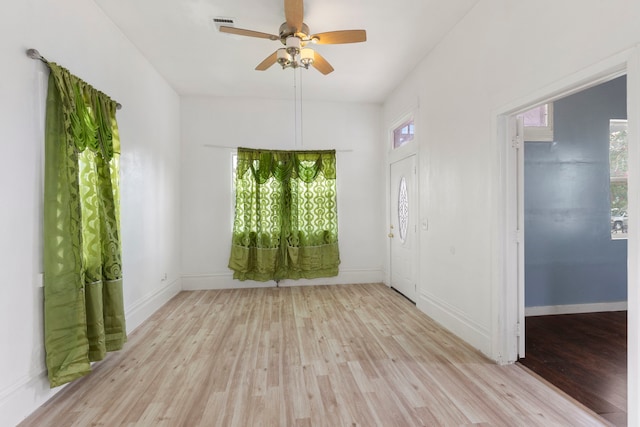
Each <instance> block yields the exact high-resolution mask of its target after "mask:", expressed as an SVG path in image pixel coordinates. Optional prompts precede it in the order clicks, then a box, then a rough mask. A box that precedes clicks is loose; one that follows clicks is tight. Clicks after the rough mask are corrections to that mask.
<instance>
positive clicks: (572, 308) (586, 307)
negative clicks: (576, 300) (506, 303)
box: [524, 301, 627, 316]
mask: <svg viewBox="0 0 640 427" xmlns="http://www.w3.org/2000/svg"><path fill="white" fill-rule="evenodd" d="M626 309H627V301H616V302H600V303H594V304H567V305H545V306H538V307H525V309H524V315H525V316H549V315H552V314H579V313H597V312H601V311H624V310H626Z"/></svg>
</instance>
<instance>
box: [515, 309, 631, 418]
mask: <svg viewBox="0 0 640 427" xmlns="http://www.w3.org/2000/svg"><path fill="white" fill-rule="evenodd" d="M525 323H526V348H525V355H526V357H525V358H523V359H520V363H522V364H523V365H525V366H526V367H528V368H529V369H531V370H532V371H534V372H535V373H537V374H538V375H540V376H541V377H543V378H544V379H546V380H547V381H549V382H550V383H552V384H553V385H555V386H556V387H558V388H559V389H561V390H563V391H564V392H565V393H567V394H569V395H570V396H572V397H573V398H574V399H576V400H577V401H579V402H580V403H582V404H583V405H585V406H587V407H588V408H590V409H592V410H593V411H595V412H596V413H598V414H599V415H601V416H602V417H603V418H605V419H607V420H609V421H610V422H612V423H613V424H615V425H626V419H627V312H626V311H616V312H604V313H587V314H566V315H553V316H533V317H527V318H526V321H525Z"/></svg>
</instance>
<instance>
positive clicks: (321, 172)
mask: <svg viewBox="0 0 640 427" xmlns="http://www.w3.org/2000/svg"><path fill="white" fill-rule="evenodd" d="M235 185H236V205H235V218H234V224H233V237H232V245H231V256H230V259H229V268H231V269H232V270H233V271H234V273H233V277H234V279H239V280H258V281H262V282H264V281H268V280H276V281H279V280H281V279H300V278H305V279H313V278H318V277H330V276H336V275H337V274H338V265H339V264H340V254H339V251H338V211H337V205H336V154H335V150H331V151H275V150H253V149H248V148H238V162H237V167H236V179H235Z"/></svg>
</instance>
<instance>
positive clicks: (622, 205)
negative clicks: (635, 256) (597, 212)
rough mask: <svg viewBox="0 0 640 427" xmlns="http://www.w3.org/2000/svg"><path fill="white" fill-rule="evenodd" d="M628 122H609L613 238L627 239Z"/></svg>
mask: <svg viewBox="0 0 640 427" xmlns="http://www.w3.org/2000/svg"><path fill="white" fill-rule="evenodd" d="M627 161H628V150H627V120H616V119H614V120H610V121H609V195H610V200H611V238H612V239H626V238H627V222H628V218H627V206H628V202H627Z"/></svg>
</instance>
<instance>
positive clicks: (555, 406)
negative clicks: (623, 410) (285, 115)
mask: <svg viewBox="0 0 640 427" xmlns="http://www.w3.org/2000/svg"><path fill="white" fill-rule="evenodd" d="M571 423H575V424H571ZM42 425H52V426H54V425H55V426H57V425H108V426H111V425H123V426H146V425H158V426H181V425H184V426H212V425H215V426H238V427H245V426H330V427H334V426H354V425H355V426H367V427H368V426H402V427H405V426H450V425H451V426H460V425H476V426H477V425H491V426H501V425H505V426H514V425H523V426H524V425H526V426H529V425H531V426H536V425H540V426H547V425H593V426H598V425H607V422H606V421H605V420H603V419H602V418H600V417H598V416H597V415H596V414H594V413H592V412H590V411H589V410H586V409H585V408H584V407H582V406H581V405H579V404H576V402H575V401H574V400H572V399H570V398H568V397H566V396H565V395H563V394H562V392H560V391H558V390H557V389H556V388H553V387H549V386H548V385H547V384H546V383H545V382H544V381H541V380H540V379H539V378H537V377H535V376H533V375H530V374H529V373H528V372H527V371H525V370H524V369H523V368H521V367H519V366H516V365H511V366H497V365H495V364H494V363H492V362H491V361H489V360H487V359H486V358H485V357H484V356H482V355H481V354H479V353H478V352H477V351H475V350H474V349H472V348H471V347H470V346H469V345H467V344H465V343H464V342H462V341H460V340H459V339H458V338H456V337H455V336H454V335H453V334H451V333H450V332H448V331H446V330H444V329H442V328H441V327H440V326H439V325H438V324H437V323H436V322H434V321H433V320H432V319H430V318H429V317H427V316H426V315H425V314H424V313H422V312H420V311H419V310H418V309H417V308H416V307H415V306H414V305H413V304H411V303H410V302H408V301H407V300H406V299H404V298H403V297H401V296H399V295H398V294H397V293H395V292H394V291H393V290H390V289H389V288H387V287H386V286H384V285H382V284H362V285H344V286H315V287H310V286H309V287H291V288H286V287H285V288H256V289H230V290H217V291H194V292H182V293H180V294H178V295H177V296H176V297H175V298H174V299H172V300H171V301H169V302H168V303H167V304H166V305H165V306H164V307H163V308H162V309H160V310H159V311H158V312H156V313H155V314H154V315H152V316H151V317H150V318H149V319H148V320H147V321H146V322H145V323H144V324H143V325H141V326H140V327H139V328H138V329H137V330H136V331H134V332H133V333H132V334H131V335H130V337H129V342H128V343H127V344H126V345H125V348H124V349H123V350H122V351H120V352H117V353H112V354H110V355H109V356H108V357H107V358H106V359H105V360H104V361H102V362H100V363H98V364H97V365H95V366H94V372H93V373H92V374H91V375H89V376H87V377H85V378H82V379H80V380H78V381H76V382H74V383H73V384H71V385H70V386H68V387H66V388H65V390H62V391H61V392H60V393H58V394H57V395H56V396H55V397H54V398H52V399H51V401H49V402H47V403H46V404H45V405H43V406H42V407H41V408H40V409H38V410H37V411H36V412H34V413H33V414H32V415H31V416H30V417H29V418H27V419H26V420H24V422H23V423H22V424H21V426H42Z"/></svg>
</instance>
